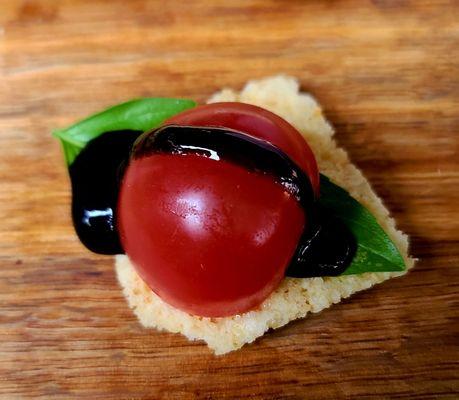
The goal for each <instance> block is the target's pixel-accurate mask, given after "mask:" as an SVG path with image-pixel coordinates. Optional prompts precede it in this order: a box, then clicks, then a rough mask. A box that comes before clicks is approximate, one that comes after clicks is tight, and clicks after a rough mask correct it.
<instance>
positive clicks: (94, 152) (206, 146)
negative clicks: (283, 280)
mask: <svg viewBox="0 0 459 400" xmlns="http://www.w3.org/2000/svg"><path fill="white" fill-rule="evenodd" d="M131 149H132V151H131ZM152 153H172V154H177V155H183V154H189V153H193V154H201V155H203V156H205V157H209V158H212V159H215V160H219V159H225V160H227V161H231V162H234V163H237V164H240V165H243V166H244V167H245V168H247V169H249V170H253V171H256V172H259V173H266V174H270V175H272V176H273V177H274V179H275V180H276V181H277V182H278V183H279V184H281V185H283V186H284V188H285V190H287V191H288V192H289V193H290V194H291V195H293V196H294V197H295V198H296V199H297V200H298V201H299V203H300V204H301V206H302V207H303V210H304V211H305V213H306V214H307V228H306V229H305V231H304V232H303V235H302V236H301V238H300V241H299V243H298V247H297V250H296V253H295V255H294V256H293V258H292V261H291V263H290V265H289V267H288V269H287V272H286V275H287V276H292V277H312V276H335V275H340V274H341V273H342V272H343V271H344V270H345V269H346V268H347V267H348V266H349V265H350V263H351V261H352V259H353V257H354V255H355V252H356V248H357V244H356V240H355V238H354V236H353V235H352V233H351V232H350V231H349V229H348V228H347V227H346V225H345V224H344V223H342V222H341V221H340V220H339V219H338V218H336V217H334V216H333V215H331V213H330V212H329V210H325V209H321V208H320V206H318V205H317V203H314V195H313V191H312V187H311V184H310V181H309V178H308V177H307V176H306V175H305V173H304V172H303V171H302V170H301V169H300V168H299V167H298V166H297V165H296V164H295V163H293V162H292V161H291V160H290V158H289V157H288V156H287V155H286V154H285V153H283V152H282V151H281V150H279V149H278V148H277V147H275V146H273V145H272V144H270V143H269V142H266V141H264V140H261V139H258V138H254V137H252V136H250V135H246V134H244V133H241V132H238V131H234V130H231V129H227V128H210V127H190V126H177V125H167V126H164V127H161V128H159V129H156V130H154V131H151V132H146V133H144V134H143V135H142V134H141V132H138V131H114V132H107V133H104V134H103V135H101V136H99V137H98V138H96V139H94V140H92V141H91V142H89V143H88V144H87V146H86V147H85V149H83V150H82V152H81V153H80V154H79V155H78V156H77V158H76V159H75V161H74V162H73V164H72V165H71V166H70V177H71V180H72V193H73V201H72V214H73V221H74V225H75V229H76V231H77V234H78V236H79V238H80V240H81V242H82V243H83V244H84V245H85V246H86V247H87V248H88V249H89V250H91V251H94V252H96V253H101V254H119V253H124V251H123V249H122V247H121V244H120V240H119V236H118V231H117V227H116V226H117V225H116V207H117V200H118V192H119V185H120V184H121V178H122V174H123V172H124V167H125V164H126V161H127V159H128V158H129V154H131V157H133V158H140V157H143V156H147V155H149V154H152Z"/></svg>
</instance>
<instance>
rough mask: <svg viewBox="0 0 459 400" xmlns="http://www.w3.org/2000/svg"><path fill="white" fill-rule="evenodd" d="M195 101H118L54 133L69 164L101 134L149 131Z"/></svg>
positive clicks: (164, 99) (160, 99)
mask: <svg viewBox="0 0 459 400" xmlns="http://www.w3.org/2000/svg"><path fill="white" fill-rule="evenodd" d="M195 106H196V103H195V102H194V101H192V100H182V99H167V98H145V99H136V100H131V101H128V102H126V103H122V104H118V105H116V106H114V107H111V108H108V109H106V110H104V111H102V112H99V113H97V114H94V115H92V116H90V117H88V118H86V119H84V120H82V121H80V122H77V123H76V124H74V125H72V126H70V127H69V128H67V129H63V130H57V131H54V132H53V135H54V136H55V137H57V138H59V139H60V140H61V143H62V147H63V151H64V155H65V160H66V162H67V166H69V165H70V164H72V162H73V161H74V160H75V158H76V156H77V155H78V154H79V153H80V151H81V150H83V149H84V147H85V146H86V144H87V143H88V142H89V141H90V140H92V139H94V138H96V137H98V136H100V135H101V134H102V133H105V132H109V131H116V130H123V129H132V130H139V131H146V130H149V129H153V128H155V127H157V126H159V125H160V124H161V123H163V122H164V121H165V120H166V119H168V118H170V117H172V116H173V115H175V114H178V113H179V112H182V111H184V110H187V109H189V108H193V107H195Z"/></svg>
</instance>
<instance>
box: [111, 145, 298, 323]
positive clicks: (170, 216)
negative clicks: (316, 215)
mask: <svg viewBox="0 0 459 400" xmlns="http://www.w3.org/2000/svg"><path fill="white" fill-rule="evenodd" d="M254 188H255V189H254ZM305 218H306V217H305V212H304V211H303V209H302V208H301V206H300V205H299V203H298V202H297V200H296V199H295V198H293V197H292V196H291V195H290V194H289V193H287V192H286V191H285V190H284V188H283V187H282V186H281V185H279V184H278V183H276V182H275V181H274V179H273V178H272V177H271V176H269V175H264V174H260V173H255V172H250V171H248V170H247V169H245V168H244V167H243V166H239V165H236V164H232V163H230V162H227V161H225V160H219V161H215V160H211V159H209V158H205V157H202V156H198V155H195V154H187V155H172V154H152V155H149V156H146V157H143V158H138V159H133V160H131V162H130V164H129V167H128V169H127V171H126V173H125V176H124V178H123V184H122V186H121V192H120V196H119V207H118V220H119V229H120V234H121V241H122V244H123V247H124V249H125V250H126V253H127V254H128V255H129V257H130V258H131V260H132V261H133V263H134V265H135V267H136V269H137V271H138V272H139V274H140V276H141V277H142V278H143V279H144V280H145V282H146V283H147V284H148V285H149V286H150V288H151V289H152V290H153V291H154V292H155V293H157V294H158V295H159V296H160V297H161V298H162V299H163V300H164V301H166V302H167V303H169V304H171V305H173V306H175V307H177V308H179V309H181V310H184V311H186V312H188V313H190V314H194V315H199V316H204V317H224V316H230V315H235V314H241V313H243V312H246V311H249V310H251V309H253V308H254V307H256V306H258V305H259V304H260V303H261V302H262V301H263V300H264V299H265V298H266V297H268V296H269V294H270V293H271V292H272V291H273V290H274V289H275V288H276V287H277V286H278V285H279V283H280V282H281V280H282V279H283V278H284V273H285V269H286V268H287V266H288V263H289V262H290V259H291V257H292V256H293V254H294V251H295V249H296V246H297V244H298V241H299V238H300V236H301V234H302V232H303V229H304V226H305V223H306V221H305Z"/></svg>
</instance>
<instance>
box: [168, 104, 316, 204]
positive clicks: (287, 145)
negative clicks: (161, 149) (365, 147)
mask: <svg viewBox="0 0 459 400" xmlns="http://www.w3.org/2000/svg"><path fill="white" fill-rule="evenodd" d="M165 124H176V125H188V126H219V127H225V128H230V129H234V130H237V131H241V132H244V133H247V134H249V135H252V136H255V137H257V138H259V139H263V140H266V141H268V142H270V143H271V144H273V145H274V146H277V147H278V148H279V149H281V150H282V151H283V152H284V153H286V154H287V155H288V156H289V157H290V159H291V160H293V161H294V162H295V163H296V164H297V165H298V166H299V167H300V168H301V169H302V170H303V171H304V172H305V173H306V175H307V176H308V177H309V179H310V181H311V185H312V188H313V191H314V194H315V196H316V198H318V197H319V193H320V192H319V170H318V168H317V163H316V159H315V157H314V153H313V152H312V150H311V148H310V147H309V145H308V144H307V143H306V140H304V138H303V137H302V136H301V134H300V133H299V132H298V131H297V130H296V129H295V128H294V127H293V126H292V125H290V124H289V123H288V122H287V121H286V120H284V119H283V118H281V117H279V116H278V115H276V114H273V113H272V112H270V111H268V110H265V109H264V108H261V107H257V106H253V105H250V104H244V103H235V102H234V103H233V102H225V103H213V104H207V105H203V106H199V107H196V108H192V109H190V110H187V111H184V112H182V113H180V114H177V115H175V116H173V117H172V118H170V119H169V120H167V121H166V122H165Z"/></svg>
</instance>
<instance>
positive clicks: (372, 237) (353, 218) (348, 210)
mask: <svg viewBox="0 0 459 400" xmlns="http://www.w3.org/2000/svg"><path fill="white" fill-rule="evenodd" d="M319 204H320V205H321V206H322V207H324V208H327V209H328V210H330V212H332V213H333V214H334V215H335V216H336V217H338V218H339V219H341V220H342V221H343V222H344V223H345V224H346V225H347V227H348V228H349V229H350V230H351V232H352V233H353V234H354V236H355V238H356V239H357V252H356V255H355V257H354V259H353V260H352V263H351V265H350V266H349V267H348V268H347V269H346V270H345V271H344V272H343V274H342V275H351V274H362V273H364V272H387V271H404V270H405V262H404V260H403V257H402V256H401V254H400V252H399V251H398V249H397V247H396V246H395V244H394V243H393V242H392V240H391V239H390V238H389V236H388V235H387V234H386V232H384V230H383V229H382V228H381V226H380V225H379V224H378V222H377V221H376V218H375V217H374V216H373V215H372V214H371V213H370V212H369V211H368V210H367V209H366V208H365V207H364V206H363V205H361V204H360V203H359V202H358V201H357V200H355V199H354V198H353V197H352V196H351V195H350V194H349V193H348V192H347V191H346V190H344V189H343V188H341V187H339V186H337V185H335V184H334V183H333V182H331V181H330V179H328V178H327V177H326V176H325V175H322V174H321V175H320V200H319Z"/></svg>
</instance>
